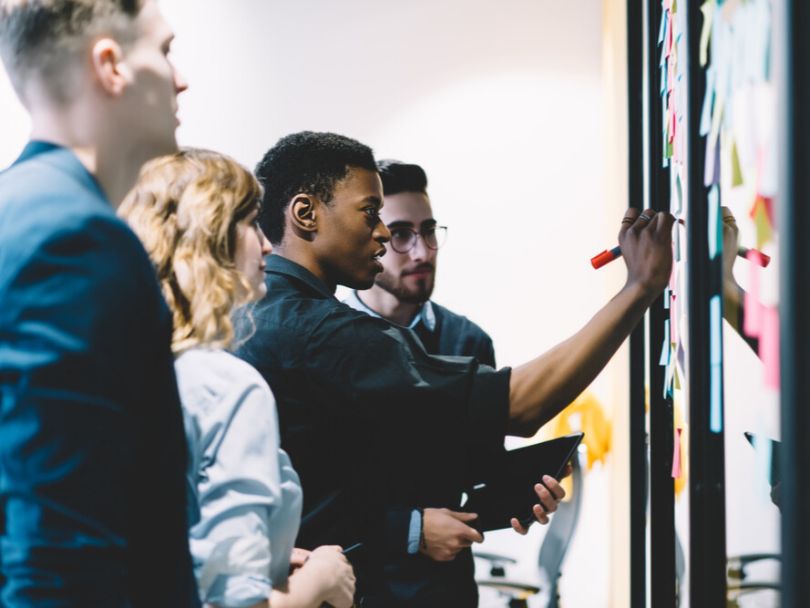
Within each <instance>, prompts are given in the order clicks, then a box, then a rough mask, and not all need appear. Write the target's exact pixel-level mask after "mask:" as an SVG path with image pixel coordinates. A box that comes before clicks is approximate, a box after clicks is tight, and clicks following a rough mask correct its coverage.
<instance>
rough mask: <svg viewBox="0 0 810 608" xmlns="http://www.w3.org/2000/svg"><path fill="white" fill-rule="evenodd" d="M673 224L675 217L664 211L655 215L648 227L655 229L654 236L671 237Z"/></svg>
mask: <svg viewBox="0 0 810 608" xmlns="http://www.w3.org/2000/svg"><path fill="white" fill-rule="evenodd" d="M674 224H675V216H674V215H672V214H671V213H667V212H666V211H662V212H660V213H656V214H655V217H654V218H653V220H652V221H651V222H650V227H651V228H653V229H655V235H656V236H666V235H670V236H671V235H672V226H673V225H674Z"/></svg>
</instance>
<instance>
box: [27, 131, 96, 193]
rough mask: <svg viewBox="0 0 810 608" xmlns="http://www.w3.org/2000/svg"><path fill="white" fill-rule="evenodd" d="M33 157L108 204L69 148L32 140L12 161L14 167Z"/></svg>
mask: <svg viewBox="0 0 810 608" xmlns="http://www.w3.org/2000/svg"><path fill="white" fill-rule="evenodd" d="M35 157H39V158H38V159H37V160H42V161H43V162H46V163H48V164H50V165H51V166H54V167H57V168H59V169H61V170H63V171H65V172H66V173H68V174H70V175H71V176H73V177H74V178H76V179H78V180H79V181H80V182H82V184H84V186H85V187H86V188H89V189H90V190H94V191H95V192H96V193H97V194H98V195H99V196H100V197H101V198H102V199H103V200H104V201H105V202H107V203H108V204H109V199H108V198H107V195H106V194H105V193H104V191H103V190H102V189H101V186H100V185H99V183H98V181H96V177H95V176H94V175H93V174H92V173H90V172H89V171H88V170H87V168H86V167H85V166H84V165H83V164H82V163H81V161H79V159H78V158H77V156H76V155H75V154H74V153H73V151H72V150H70V149H69V148H65V147H63V146H60V145H59V144H55V143H52V142H49V141H41V140H36V139H35V140H32V141H29V142H28V143H27V144H26V145H25V148H23V151H22V152H21V153H20V156H19V157H18V158H17V160H16V161H14V165H18V164H20V163H24V162H25V161H28V160H31V159H33V158H35Z"/></svg>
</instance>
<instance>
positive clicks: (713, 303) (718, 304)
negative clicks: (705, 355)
mask: <svg viewBox="0 0 810 608" xmlns="http://www.w3.org/2000/svg"><path fill="white" fill-rule="evenodd" d="M722 323H723V301H722V300H721V299H720V295H719V294H718V295H715V296H712V299H711V300H709V364H711V365H720V364H721V363H722V362H723V325H722Z"/></svg>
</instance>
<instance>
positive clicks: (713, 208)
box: [708, 184, 723, 260]
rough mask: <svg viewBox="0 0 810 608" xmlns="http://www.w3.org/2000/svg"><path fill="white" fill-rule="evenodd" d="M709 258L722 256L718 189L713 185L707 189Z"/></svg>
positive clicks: (721, 228) (721, 221) (721, 223)
mask: <svg viewBox="0 0 810 608" xmlns="http://www.w3.org/2000/svg"><path fill="white" fill-rule="evenodd" d="M708 230H709V258H710V259H712V260H713V259H714V258H716V257H717V256H719V255H722V254H723V219H722V216H721V214H720V189H719V188H718V187H717V184H713V185H712V187H711V188H710V189H709V226H708Z"/></svg>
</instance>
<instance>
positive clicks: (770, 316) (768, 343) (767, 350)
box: [759, 306, 779, 390]
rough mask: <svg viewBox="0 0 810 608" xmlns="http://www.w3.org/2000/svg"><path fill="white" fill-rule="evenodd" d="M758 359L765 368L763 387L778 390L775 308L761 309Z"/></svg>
mask: <svg viewBox="0 0 810 608" xmlns="http://www.w3.org/2000/svg"><path fill="white" fill-rule="evenodd" d="M759 358H760V359H761V360H762V365H763V367H764V368H765V386H767V387H768V388H771V389H774V390H779V312H778V310H777V309H776V307H775V306H765V307H763V309H762V331H761V333H760V337H759Z"/></svg>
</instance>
